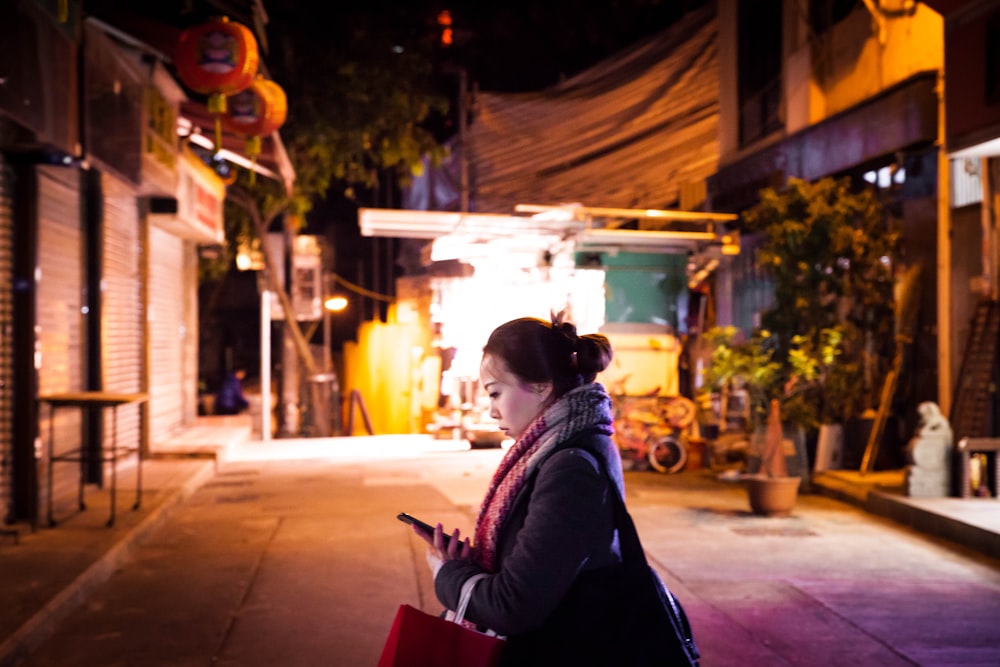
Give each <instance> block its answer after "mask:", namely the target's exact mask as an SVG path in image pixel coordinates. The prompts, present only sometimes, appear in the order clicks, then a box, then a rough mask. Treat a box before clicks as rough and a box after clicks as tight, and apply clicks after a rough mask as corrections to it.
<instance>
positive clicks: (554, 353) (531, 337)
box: [483, 313, 611, 398]
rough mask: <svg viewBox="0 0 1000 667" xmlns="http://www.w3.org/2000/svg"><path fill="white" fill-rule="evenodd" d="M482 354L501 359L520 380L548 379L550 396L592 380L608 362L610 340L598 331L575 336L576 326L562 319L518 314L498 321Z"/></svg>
mask: <svg viewBox="0 0 1000 667" xmlns="http://www.w3.org/2000/svg"><path fill="white" fill-rule="evenodd" d="M483 354H489V355H491V356H493V357H496V358H497V359H500V360H502V361H503V362H504V364H505V365H506V366H507V368H508V369H509V370H510V371H511V372H512V373H513V374H514V375H516V376H517V377H518V379H519V380H521V381H522V382H525V383H528V384H533V383H536V382H551V383H552V396H553V398H558V397H560V396H562V395H563V394H565V393H566V392H568V391H570V390H572V389H576V388H577V387H579V386H581V385H584V384H587V383H590V382H593V381H594V378H595V377H597V374H598V373H600V372H601V371H603V370H604V369H605V368H607V367H608V364H610V363H611V343H610V341H608V339H607V337H606V336H603V335H601V334H587V335H585V336H577V334H576V326H575V325H573V324H571V323H570V322H566V321H564V320H563V313H559V314H556V315H553V316H552V321H551V322H546V321H545V320H540V319H538V318H535V317H521V318H518V319H516V320H511V321H510V322H507V323H506V324H501V325H500V326H498V327H497V328H496V329H494V330H493V333H491V334H490V338H489V340H488V341H486V346H485V347H483Z"/></svg>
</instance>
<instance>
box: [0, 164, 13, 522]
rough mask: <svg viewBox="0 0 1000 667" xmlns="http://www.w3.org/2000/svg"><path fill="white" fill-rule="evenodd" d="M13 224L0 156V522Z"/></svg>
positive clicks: (5, 496)
mask: <svg viewBox="0 0 1000 667" xmlns="http://www.w3.org/2000/svg"><path fill="white" fill-rule="evenodd" d="M12 237H13V222H12V220H11V195H10V171H9V169H8V167H7V164H6V163H5V162H4V159H3V156H2V155H0V520H3V518H4V517H6V516H9V514H10V502H11V499H12V498H13V489H12V488H11V484H12V477H11V474H12V472H13V471H12V469H11V462H12V460H13V451H12V449H11V447H12V443H11V433H12V431H13V424H12V423H11V414H12V410H11V391H12V390H13V386H12V383H11V376H12V375H13V366H12V363H11V362H12V360H11V355H12V354H13V345H12V341H11V337H10V335H9V332H10V331H11V325H12V322H13V316H12V313H11V311H12V308H13V303H12V297H13V292H12V285H11V279H12V276H13V257H14V254H13V240H12Z"/></svg>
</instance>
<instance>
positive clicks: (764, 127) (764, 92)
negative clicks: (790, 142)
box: [737, 0, 783, 146]
mask: <svg viewBox="0 0 1000 667" xmlns="http://www.w3.org/2000/svg"><path fill="white" fill-rule="evenodd" d="M782 4H783V3H782V0H743V1H742V2H740V5H739V23H738V26H739V27H738V29H737V30H738V33H737V40H738V42H739V44H738V45H737V54H738V64H737V68H738V73H737V86H738V87H739V104H740V146H746V145H748V144H751V143H753V142H754V141H757V140H758V139H762V138H764V137H766V136H768V135H769V134H771V133H773V132H776V131H778V130H781V128H782V127H783V124H782V120H781V100H782V83H781V82H782V79H781V68H782Z"/></svg>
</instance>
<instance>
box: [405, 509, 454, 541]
mask: <svg viewBox="0 0 1000 667" xmlns="http://www.w3.org/2000/svg"><path fill="white" fill-rule="evenodd" d="M396 518H397V519H399V520H400V521H402V522H403V523H408V524H410V525H411V526H416V527H418V528H419V529H420V530H422V531H423V532H425V533H427V534H428V535H433V534H434V526H432V525H430V524H429V523H424V522H423V521H421V520H420V519H418V518H416V517H413V516H410V515H409V514H407V513H406V512H400V513H399V514H397V515H396ZM448 539H449V537H448V535H447V533H446V534H445V536H444V545H445V546H448Z"/></svg>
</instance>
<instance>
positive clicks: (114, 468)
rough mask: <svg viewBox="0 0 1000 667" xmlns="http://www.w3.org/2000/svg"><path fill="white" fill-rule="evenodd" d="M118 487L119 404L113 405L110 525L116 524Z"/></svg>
mask: <svg viewBox="0 0 1000 667" xmlns="http://www.w3.org/2000/svg"><path fill="white" fill-rule="evenodd" d="M117 488H118V406H117V405H115V406H112V407H111V516H110V517H108V526H113V525H115V500H116V499H115V491H116V490H117Z"/></svg>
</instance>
